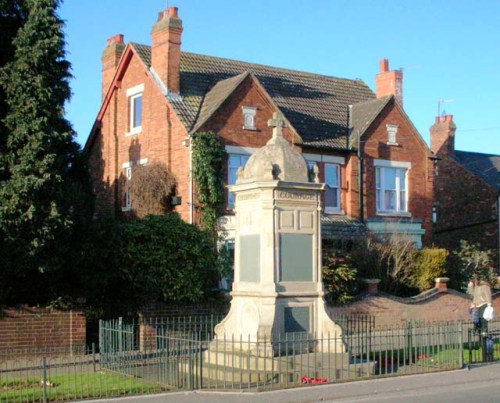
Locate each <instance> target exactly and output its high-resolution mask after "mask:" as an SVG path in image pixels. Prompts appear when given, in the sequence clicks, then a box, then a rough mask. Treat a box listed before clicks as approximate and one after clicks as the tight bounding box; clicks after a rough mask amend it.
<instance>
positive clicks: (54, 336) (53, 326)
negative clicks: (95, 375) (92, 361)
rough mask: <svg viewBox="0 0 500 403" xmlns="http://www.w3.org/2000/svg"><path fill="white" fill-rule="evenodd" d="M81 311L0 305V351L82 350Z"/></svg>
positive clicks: (83, 319) (83, 315) (82, 323)
mask: <svg viewBox="0 0 500 403" xmlns="http://www.w3.org/2000/svg"><path fill="white" fill-rule="evenodd" d="M85 337H86V331H85V314H84V313H83V312H80V311H72V310H69V311H59V310H55V309H48V308H30V307H27V306H20V307H17V308H4V307H0V351H6V350H12V349H47V350H50V349H57V350H71V351H76V350H80V351H81V350H83V348H84V347H85V341H86V340H85Z"/></svg>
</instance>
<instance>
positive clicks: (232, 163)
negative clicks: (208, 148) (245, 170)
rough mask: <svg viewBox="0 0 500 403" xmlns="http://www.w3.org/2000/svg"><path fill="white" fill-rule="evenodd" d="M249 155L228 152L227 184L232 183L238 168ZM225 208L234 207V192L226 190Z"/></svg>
mask: <svg viewBox="0 0 500 403" xmlns="http://www.w3.org/2000/svg"><path fill="white" fill-rule="evenodd" d="M249 158H250V155H248V154H229V155H228V159H227V184H228V185H234V184H235V183H236V179H237V175H236V174H237V172H238V168H240V167H243V166H245V164H246V163H247V161H248V159H249ZM227 208H228V209H233V208H234V194H233V192H229V191H228V192H227Z"/></svg>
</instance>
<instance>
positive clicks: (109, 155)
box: [89, 55, 189, 221]
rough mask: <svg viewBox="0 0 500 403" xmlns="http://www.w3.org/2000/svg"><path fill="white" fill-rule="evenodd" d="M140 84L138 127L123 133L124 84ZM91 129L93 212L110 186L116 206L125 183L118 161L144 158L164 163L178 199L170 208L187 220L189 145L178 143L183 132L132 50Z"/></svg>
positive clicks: (105, 201)
mask: <svg viewBox="0 0 500 403" xmlns="http://www.w3.org/2000/svg"><path fill="white" fill-rule="evenodd" d="M140 84H144V92H143V95H142V131H141V132H140V133H139V134H135V135H131V136H127V135H126V133H127V132H128V109H129V105H128V97H127V90H128V89H129V88H132V87H135V86H137V85H140ZM96 134H97V135H96V137H95V140H94V142H93V144H92V147H91V149H90V150H89V151H90V152H89V167H90V172H91V175H92V177H93V180H94V189H95V192H96V197H97V207H98V211H99V212H105V211H106V206H113V205H114V200H115V192H116V200H117V205H116V207H117V210H118V211H120V210H121V206H122V200H123V193H124V186H123V185H124V183H125V178H124V172H123V168H122V167H123V164H124V163H126V162H128V161H138V160H141V159H144V158H147V160H148V164H150V163H152V162H161V163H163V164H165V165H166V166H167V167H168V168H169V170H170V171H171V172H172V174H173V175H174V176H175V178H176V181H177V195H179V196H181V197H182V204H181V205H180V206H178V207H176V211H178V212H179V213H180V214H181V216H182V218H183V219H184V220H186V221H188V219H189V206H188V201H189V169H188V167H189V149H188V148H187V147H185V146H183V145H182V140H184V139H185V138H186V136H187V133H186V130H185V129H184V127H183V126H182V124H181V123H180V121H179V119H178V118H177V116H176V115H175V114H174V113H172V111H171V110H170V108H169V106H168V103H167V101H166V100H165V96H164V95H163V94H162V93H161V92H160V90H159V89H158V87H157V85H156V84H155V83H154V82H153V81H152V80H151V78H150V77H149V76H148V75H147V73H146V71H145V69H144V66H143V65H142V63H141V61H140V60H139V58H138V57H137V56H135V55H133V56H132V58H131V60H130V64H129V66H128V68H127V71H126V73H125V75H124V76H123V79H122V81H121V82H120V83H119V87H118V88H116V89H115V91H114V94H113V96H112V99H111V102H110V103H109V104H108V106H107V108H106V111H105V113H104V115H103V118H102V120H101V122H100V130H99V132H98V133H96Z"/></svg>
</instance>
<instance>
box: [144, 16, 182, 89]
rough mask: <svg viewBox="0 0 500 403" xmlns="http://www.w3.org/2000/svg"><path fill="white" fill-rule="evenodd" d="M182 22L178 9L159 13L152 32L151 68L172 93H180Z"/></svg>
mask: <svg viewBox="0 0 500 403" xmlns="http://www.w3.org/2000/svg"><path fill="white" fill-rule="evenodd" d="M181 35H182V20H181V19H179V17H178V9H177V7H170V8H168V9H167V10H163V11H161V12H159V13H158V21H157V22H156V23H155V24H154V25H153V28H152V31H151V42H152V46H151V67H152V68H153V70H154V71H155V72H156V74H157V75H158V77H160V79H161V80H162V81H163V83H164V84H165V86H166V87H167V89H168V90H169V91H170V92H173V93H179V92H180V71H179V69H180V60H181Z"/></svg>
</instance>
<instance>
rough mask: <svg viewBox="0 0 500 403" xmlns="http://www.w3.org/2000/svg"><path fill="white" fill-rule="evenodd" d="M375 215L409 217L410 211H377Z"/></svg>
mask: <svg viewBox="0 0 500 403" xmlns="http://www.w3.org/2000/svg"><path fill="white" fill-rule="evenodd" d="M377 215H378V216H382V217H405V218H407V217H411V213H408V212H406V211H377Z"/></svg>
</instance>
